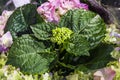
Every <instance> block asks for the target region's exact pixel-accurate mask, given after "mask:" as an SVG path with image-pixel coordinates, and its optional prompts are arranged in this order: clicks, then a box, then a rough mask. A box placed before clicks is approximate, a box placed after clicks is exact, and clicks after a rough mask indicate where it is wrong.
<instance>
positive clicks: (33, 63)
mask: <svg viewBox="0 0 120 80" xmlns="http://www.w3.org/2000/svg"><path fill="white" fill-rule="evenodd" d="M8 53H9V55H8V61H7V64H11V65H13V66H15V67H17V68H20V70H21V71H22V72H25V73H29V74H36V73H37V74H42V73H44V72H46V71H47V70H48V69H49V66H50V64H51V62H52V61H53V60H54V59H55V52H50V49H49V48H47V47H46V46H45V45H44V43H43V42H38V41H37V40H36V39H34V38H33V37H31V36H28V35H26V36H22V37H20V38H18V39H17V40H15V42H14V43H13V45H12V47H11V49H10V50H9V51H8Z"/></svg>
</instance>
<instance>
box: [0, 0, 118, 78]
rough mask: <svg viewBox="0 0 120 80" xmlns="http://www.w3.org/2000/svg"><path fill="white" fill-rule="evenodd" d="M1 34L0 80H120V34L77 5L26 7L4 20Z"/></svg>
mask: <svg viewBox="0 0 120 80" xmlns="http://www.w3.org/2000/svg"><path fill="white" fill-rule="evenodd" d="M21 5H22V4H21ZM21 5H20V6H21ZM1 26H2V27H1ZM0 28H1V29H0V31H1V32H0V33H1V37H0V51H1V53H2V54H3V53H4V54H5V53H6V56H7V59H6V60H4V59H0V60H1V63H0V65H1V69H0V78H1V79H3V78H5V79H11V80H16V79H19V80H37V79H41V80H60V79H64V78H66V79H67V80H71V79H76V80H81V79H82V80H89V79H94V80H96V79H98V78H99V79H100V80H102V79H103V80H113V79H115V80H117V79H118V78H119V75H118V74H119V71H118V72H117V70H118V69H119V65H117V68H116V67H115V66H116V64H112V62H114V61H116V60H117V59H119V56H116V55H119V50H120V48H119V36H120V34H119V30H118V29H117V28H116V27H115V26H113V25H112V26H110V27H108V25H107V24H105V22H104V20H103V19H102V18H101V17H100V15H99V14H97V13H95V12H92V11H90V10H89V9H88V5H87V4H85V3H81V2H80V1H79V0H48V1H46V2H45V3H43V4H41V5H40V6H38V7H37V6H36V5H34V4H26V5H23V6H21V7H18V8H16V9H15V10H14V11H13V12H10V14H9V15H8V16H7V17H6V16H4V14H2V15H1V16H0ZM4 33H5V34H4ZM114 44H115V46H114ZM5 58H6V57H5ZM5 65H7V67H6V66H5ZM106 66H107V67H106ZM28 74H29V75H28ZM60 75H62V76H60ZM109 76H111V77H109Z"/></svg>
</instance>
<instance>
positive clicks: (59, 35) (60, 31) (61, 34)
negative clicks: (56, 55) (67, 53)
mask: <svg viewBox="0 0 120 80" xmlns="http://www.w3.org/2000/svg"><path fill="white" fill-rule="evenodd" d="M72 33H73V32H72V30H70V29H68V28H66V27H62V28H56V29H53V30H52V37H51V41H52V42H54V43H57V44H59V45H60V44H62V43H64V41H65V40H67V39H69V38H70V35H71V34H72Z"/></svg>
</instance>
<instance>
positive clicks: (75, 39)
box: [63, 34, 89, 56]
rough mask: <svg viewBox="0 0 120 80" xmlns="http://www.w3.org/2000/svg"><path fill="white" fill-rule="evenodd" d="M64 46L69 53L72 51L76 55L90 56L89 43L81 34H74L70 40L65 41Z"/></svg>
mask: <svg viewBox="0 0 120 80" xmlns="http://www.w3.org/2000/svg"><path fill="white" fill-rule="evenodd" d="M63 46H64V48H65V49H66V51H67V52H68V53H71V54H73V55H75V56H81V55H86V56H89V52H88V50H89V43H88V42H87V41H86V39H85V38H84V37H82V36H81V35H79V34H74V35H72V36H71V38H70V40H69V41H68V42H66V43H64V45H63Z"/></svg>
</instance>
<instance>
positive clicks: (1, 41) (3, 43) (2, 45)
mask: <svg viewBox="0 0 120 80" xmlns="http://www.w3.org/2000/svg"><path fill="white" fill-rule="evenodd" d="M12 13H13V11H6V10H5V11H3V13H2V15H1V16H0V52H5V51H7V49H8V47H10V46H11V44H12V43H13V41H12V36H11V33H10V32H9V31H8V32H7V33H5V34H4V28H5V26H6V23H7V20H8V18H9V17H10V15H11V14H12Z"/></svg>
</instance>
